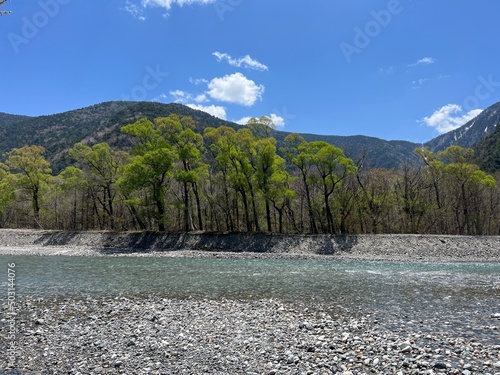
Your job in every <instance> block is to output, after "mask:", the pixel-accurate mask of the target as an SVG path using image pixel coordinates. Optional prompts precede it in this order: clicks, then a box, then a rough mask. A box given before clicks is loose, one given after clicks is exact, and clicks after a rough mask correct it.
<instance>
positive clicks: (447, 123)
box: [422, 104, 483, 134]
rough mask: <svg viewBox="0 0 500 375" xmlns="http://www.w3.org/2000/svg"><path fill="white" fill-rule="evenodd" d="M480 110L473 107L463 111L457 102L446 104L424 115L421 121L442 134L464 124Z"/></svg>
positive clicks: (480, 110)
mask: <svg viewBox="0 0 500 375" xmlns="http://www.w3.org/2000/svg"><path fill="white" fill-rule="evenodd" d="M482 111H483V110H482V109H473V110H471V111H469V112H467V113H464V112H463V110H462V107H460V106H459V105H458V104H447V105H445V106H443V107H441V108H440V109H438V110H437V111H435V112H434V113H433V114H432V115H431V116H429V117H424V119H423V120H422V121H423V122H424V123H425V124H426V125H427V126H430V127H433V128H435V129H436V130H437V131H438V132H439V133H441V134H442V133H447V132H450V131H452V130H454V129H456V128H459V127H460V126H462V125H464V124H466V123H467V122H469V121H470V120H472V119H473V118H475V117H476V116H478V115H479V114H480V113H481V112H482Z"/></svg>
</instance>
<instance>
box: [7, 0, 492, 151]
mask: <svg viewBox="0 0 500 375" xmlns="http://www.w3.org/2000/svg"><path fill="white" fill-rule="evenodd" d="M2 10H10V11H11V12H12V13H11V14H10V15H9V16H2V17H1V18H0V56H1V58H0V67H1V69H0V111H1V112H7V113H16V114H26V115H43V114H53V113H58V112H63V111H67V110H71V109H77V108H82V107H86V106H89V105H93V104H97V103H100V102H103V101H109V100H148V101H159V102H163V103H170V102H174V101H176V102H179V103H183V104H186V105H190V106H192V107H194V108H199V109H202V110H205V111H207V112H209V113H212V114H214V115H217V116H218V117H221V118H224V119H227V120H230V121H240V122H244V121H245V119H246V118H248V117H259V116H263V115H265V116H270V117H271V118H272V119H273V120H274V121H275V123H276V125H278V127H279V128H281V129H283V130H286V131H291V132H307V133H318V134H334V135H356V134H364V135H369V136H375V137H379V138H384V139H402V140H409V141H413V142H425V141H427V140H430V139H432V138H433V137H435V136H437V135H439V134H440V133H442V132H445V131H449V130H451V129H453V128H454V127H457V126H460V125H461V124H463V123H464V122H465V121H466V120H467V119H469V118H472V117H473V116H475V115H477V114H478V113H480V110H481V109H485V108H486V107H488V106H489V105H491V104H494V103H496V102H498V101H500V63H499V60H500V49H499V45H498V44H499V42H498V15H499V14H500V2H498V1H494V0H483V1H481V2H472V1H470V0H468V1H465V0H454V1H451V0H448V1H431V0H385V1H378V0H374V1H361V0H328V1H326V0H320V1H315V2H305V1H298V0H287V1H284V0H274V1H272V0H112V1H82V0H39V1H26V0H9V1H7V3H6V4H5V5H4V6H3V7H2Z"/></svg>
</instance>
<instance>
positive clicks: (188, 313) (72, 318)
mask: <svg viewBox="0 0 500 375" xmlns="http://www.w3.org/2000/svg"><path fill="white" fill-rule="evenodd" d="M17 309H18V314H19V315H18V318H17V321H16V331H17V332H16V350H17V354H16V359H15V362H14V363H12V365H13V368H12V370H10V371H9V370H7V369H6V365H7V364H6V363H5V359H4V358H5V357H2V360H1V361H0V368H3V369H5V370H4V371H3V372H1V371H0V373H2V374H247V375H250V374H269V375H271V374H311V375H312V374H343V375H349V374H463V375H468V374H500V354H499V353H500V345H491V344H484V343H481V342H479V341H474V340H467V339H464V338H461V337H459V336H456V335H454V333H453V332H449V333H442V332H440V333H434V334H426V333H421V332H419V331H418V330H412V329H407V328H406V327H404V326H401V327H399V328H398V329H396V330H387V329H385V328H384V326H382V325H379V323H378V320H377V317H374V316H364V317H356V318H355V317H348V316H344V315H343V316H331V315H330V313H328V312H325V311H321V310H312V309H310V308H309V307H306V306H300V305H295V306H290V305H286V304H282V303H280V302H279V301H272V300H267V301H253V302H248V301H247V302H242V301H231V300H221V301H211V300H171V299H163V298H160V297H155V296H149V297H144V298H139V297H129V298H125V297H115V298H110V297H106V298H105V297H102V298H94V299H92V298H88V299H81V300H35V299H26V300H23V301H20V302H19V306H18V307H17ZM499 318H500V317H497V316H492V317H491V320H492V323H494V322H495V323H496V322H498V319H499ZM2 323H5V322H2ZM0 334H1V336H2V340H1V341H0V342H1V344H0V346H1V348H0V349H1V350H2V353H5V352H6V345H7V343H8V340H6V339H5V335H6V325H5V324H2V325H1V331H0ZM14 369H15V370H14Z"/></svg>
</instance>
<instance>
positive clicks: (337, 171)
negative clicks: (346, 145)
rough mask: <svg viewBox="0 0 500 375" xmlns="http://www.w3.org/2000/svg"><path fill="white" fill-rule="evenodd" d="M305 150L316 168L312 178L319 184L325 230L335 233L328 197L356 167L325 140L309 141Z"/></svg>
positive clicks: (354, 171) (341, 152) (338, 149)
mask: <svg viewBox="0 0 500 375" xmlns="http://www.w3.org/2000/svg"><path fill="white" fill-rule="evenodd" d="M306 152H307V157H309V158H310V160H311V162H312V164H313V165H314V167H315V169H316V173H315V174H314V175H312V180H313V181H315V182H316V183H318V184H319V186H320V189H321V192H322V194H323V199H324V209H325V214H326V220H327V231H328V232H329V233H335V232H336V231H337V229H336V228H335V223H334V217H333V212H332V209H331V203H330V197H331V196H332V194H333V193H334V191H335V190H336V189H337V188H338V187H339V184H340V183H341V182H342V181H343V180H344V179H345V178H346V177H347V176H349V175H352V174H354V173H356V170H357V168H356V166H355V165H354V162H353V161H352V159H349V158H347V157H345V156H344V152H343V151H342V150H341V149H340V148H338V147H335V146H332V145H331V144H329V143H326V142H322V141H318V142H311V143H309V145H308V148H307V151H306Z"/></svg>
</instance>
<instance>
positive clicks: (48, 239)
mask: <svg viewBox="0 0 500 375" xmlns="http://www.w3.org/2000/svg"><path fill="white" fill-rule="evenodd" d="M78 235H79V233H78V232H50V233H43V234H42V235H41V236H40V238H38V239H36V240H35V241H34V242H33V243H34V244H35V245H40V246H66V245H69V244H70V243H71V241H72V240H73V239H74V238H75V237H76V236H78Z"/></svg>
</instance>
